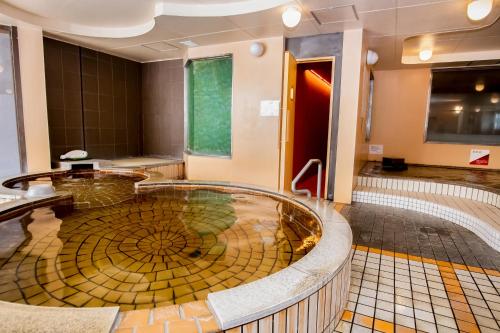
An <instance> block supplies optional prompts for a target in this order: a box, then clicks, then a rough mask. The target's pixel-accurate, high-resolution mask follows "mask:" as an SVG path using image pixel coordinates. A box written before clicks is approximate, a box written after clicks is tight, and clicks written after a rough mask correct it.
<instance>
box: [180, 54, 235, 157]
mask: <svg viewBox="0 0 500 333" xmlns="http://www.w3.org/2000/svg"><path fill="white" fill-rule="evenodd" d="M187 72H188V75H187V78H188V81H187V85H188V91H187V113H188V114H187V118H188V119H187V121H188V126H187V150H188V152H189V153H193V154H200V155H215V156H230V155H231V107H232V78H233V59H232V56H224V57H217V58H207V59H197V60H190V61H189V62H188V64H187Z"/></svg>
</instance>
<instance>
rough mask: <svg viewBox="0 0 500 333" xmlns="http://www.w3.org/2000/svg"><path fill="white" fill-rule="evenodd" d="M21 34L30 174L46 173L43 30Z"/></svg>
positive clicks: (21, 29) (28, 27) (21, 31)
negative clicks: (36, 172)
mask: <svg viewBox="0 0 500 333" xmlns="http://www.w3.org/2000/svg"><path fill="white" fill-rule="evenodd" d="M17 32H18V42H19V66H20V74H21V93H22V101H23V117H24V135H25V142H26V162H27V171H28V172H35V171H46V170H49V169H50V148H49V127H48V118H47V99H46V97H45V65H44V61H43V35H42V30H41V28H40V27H35V26H31V25H24V24H22V25H19V26H18V27H17Z"/></svg>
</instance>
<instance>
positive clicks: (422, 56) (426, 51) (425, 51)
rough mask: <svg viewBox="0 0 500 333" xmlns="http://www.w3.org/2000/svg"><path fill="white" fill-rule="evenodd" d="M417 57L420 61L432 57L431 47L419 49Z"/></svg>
mask: <svg viewBox="0 0 500 333" xmlns="http://www.w3.org/2000/svg"><path fill="white" fill-rule="evenodd" d="M418 58H419V59H420V60H421V61H427V60H429V59H430V58H432V49H423V50H420V52H419V54H418Z"/></svg>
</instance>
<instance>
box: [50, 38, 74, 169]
mask: <svg viewBox="0 0 500 333" xmlns="http://www.w3.org/2000/svg"><path fill="white" fill-rule="evenodd" d="M44 56H45V78H46V80H45V81H46V87H47V112H48V118H49V137H50V150H51V154H52V159H57V158H59V155H61V154H64V153H65V152H67V151H69V150H74V149H84V137H83V121H82V111H81V110H82V99H81V81H80V56H79V48H78V46H74V45H71V44H66V43H62V42H58V41H56V40H52V39H48V38H45V39H44Z"/></svg>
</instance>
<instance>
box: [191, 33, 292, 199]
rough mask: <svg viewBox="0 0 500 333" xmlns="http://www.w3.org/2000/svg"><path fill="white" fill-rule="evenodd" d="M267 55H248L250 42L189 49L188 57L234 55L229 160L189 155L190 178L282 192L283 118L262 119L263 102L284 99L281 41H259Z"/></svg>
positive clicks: (278, 39) (271, 39)
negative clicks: (236, 183) (280, 148)
mask: <svg viewBox="0 0 500 333" xmlns="http://www.w3.org/2000/svg"><path fill="white" fill-rule="evenodd" d="M259 41H260V42H263V43H264V44H265V46H266V52H265V54H264V55H263V56H262V57H260V58H256V57H253V56H252V55H250V52H249V47H250V44H251V43H252V41H245V42H237V43H228V44H221V45H213V46H206V47H197V48H192V49H189V51H188V58H200V57H209V56H217V55H223V54H227V53H231V54H233V110H232V112H233V113H232V135H233V141H232V149H233V154H232V157H231V158H214V157H202V156H192V155H185V161H186V174H187V178H188V179H190V180H218V181H232V182H240V183H248V184H254V185H259V186H264V187H268V188H271V189H278V165H279V163H278V162H279V146H278V143H279V118H278V117H261V116H260V115H259V111H260V101H261V100H280V99H281V85H282V67H283V38H281V37H278V38H269V39H260V40H259Z"/></svg>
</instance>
